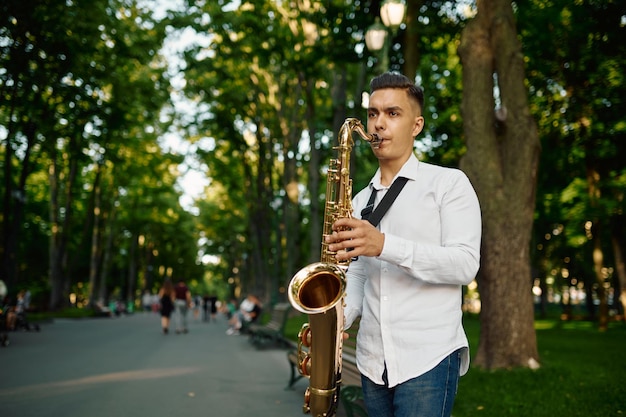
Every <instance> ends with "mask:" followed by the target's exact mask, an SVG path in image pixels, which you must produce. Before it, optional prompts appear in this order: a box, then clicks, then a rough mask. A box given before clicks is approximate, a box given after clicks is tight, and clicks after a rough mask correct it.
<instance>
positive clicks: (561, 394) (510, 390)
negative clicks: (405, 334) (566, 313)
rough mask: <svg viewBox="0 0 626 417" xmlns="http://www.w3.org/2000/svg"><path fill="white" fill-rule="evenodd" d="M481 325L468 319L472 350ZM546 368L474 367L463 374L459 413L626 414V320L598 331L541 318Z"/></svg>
mask: <svg viewBox="0 0 626 417" xmlns="http://www.w3.org/2000/svg"><path fill="white" fill-rule="evenodd" d="M479 326H480V323H479V321H478V319H477V318H475V317H466V319H465V327H466V331H467V334H468V337H469V339H470V345H471V351H472V353H474V352H475V351H476V348H477V346H478V336H479ZM535 328H536V329H537V345H538V349H539V356H540V362H541V368H540V369H538V370H536V371H532V370H529V369H517V370H513V371H493V372H488V371H484V370H480V369H478V368H475V367H470V371H469V372H468V374H467V375H465V376H463V377H462V378H461V381H460V383H459V392H458V395H457V399H456V402H455V408H454V412H453V415H454V417H508V416H511V417H513V416H515V417H526V416H529V417H530V416H532V417H543V416H545V417H557V416H563V417H583V416H584V417H611V416H626V385H625V384H624V383H623V379H624V376H625V375H626V358H625V357H624V354H625V353H626V324H625V323H623V322H621V323H612V324H611V326H610V327H609V330H608V331H606V332H599V331H598V330H597V328H596V326H595V323H592V322H588V321H571V322H564V321H560V320H558V319H554V320H537V321H536V322H535Z"/></svg>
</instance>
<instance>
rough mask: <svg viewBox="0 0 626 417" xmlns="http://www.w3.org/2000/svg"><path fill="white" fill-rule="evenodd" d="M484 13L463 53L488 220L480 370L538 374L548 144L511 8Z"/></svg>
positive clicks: (467, 106)
mask: <svg viewBox="0 0 626 417" xmlns="http://www.w3.org/2000/svg"><path fill="white" fill-rule="evenodd" d="M477 6H478V14H477V15H476V17H475V18H474V19H473V20H472V21H470V22H469V23H468V25H467V26H466V28H465V29H464V31H463V34H462V38H461V45H460V47H459V55H460V57H461V60H462V63H463V87H464V93H463V99H462V112H463V124H464V131H465V139H466V143H467V153H466V155H465V156H464V158H463V159H462V161H461V168H462V169H463V170H464V171H465V172H466V173H467V174H468V176H469V177H470V179H471V180H472V183H473V185H474V187H475V188H476V192H477V194H478V197H479V200H480V202H481V210H482V215H483V240H482V242H483V244H482V263H481V270H480V273H479V279H478V282H479V291H480V297H481V302H482V309H481V333H480V341H479V345H478V352H477V355H476V358H475V364H476V365H478V366H480V367H483V368H487V369H498V368H511V367H531V368H535V367H538V366H539V358H538V352H537V342H536V334H535V329H534V314H533V300H532V292H531V290H532V275H531V268H530V254H529V253H530V252H529V248H530V241H531V233H532V224H533V214H534V208H535V190H536V182H537V164H538V157H539V151H540V145H539V139H538V134H537V128H536V125H535V122H534V121H533V120H532V118H531V116H530V111H529V107H528V100H527V94H528V91H527V90H526V87H525V85H524V79H525V76H524V63H523V55H522V53H521V45H520V43H519V40H518V38H517V29H516V27H515V22H514V16H513V10H512V7H511V2H510V1H507V0H482V1H481V0H479V1H478V2H477ZM494 80H497V81H495V82H496V83H497V84H496V85H495V86H496V87H497V90H494ZM496 91H497V92H498V94H494V93H495V92H496Z"/></svg>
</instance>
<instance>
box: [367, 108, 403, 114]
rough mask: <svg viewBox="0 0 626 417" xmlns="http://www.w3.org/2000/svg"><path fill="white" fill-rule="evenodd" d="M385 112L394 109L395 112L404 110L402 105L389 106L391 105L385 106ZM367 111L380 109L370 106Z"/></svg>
mask: <svg viewBox="0 0 626 417" xmlns="http://www.w3.org/2000/svg"><path fill="white" fill-rule="evenodd" d="M382 110H383V111H384V112H385V113H387V112H390V111H393V112H398V111H402V107H400V106H389V107H385V108H384V109H382ZM367 111H379V110H378V108H376V107H368V108H367Z"/></svg>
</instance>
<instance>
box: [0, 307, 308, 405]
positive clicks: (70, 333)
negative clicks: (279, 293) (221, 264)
mask: <svg viewBox="0 0 626 417" xmlns="http://www.w3.org/2000/svg"><path fill="white" fill-rule="evenodd" d="M226 327H227V326H226V322H225V319H224V318H221V319H219V320H218V322H217V323H203V322H201V321H194V320H191V322H190V327H189V330H190V332H189V333H188V334H184V335H183V334H181V335H176V334H173V333H170V334H169V335H163V334H161V333H160V322H159V316H158V315H156V314H153V313H137V314H134V315H132V316H123V317H118V318H110V319H109V318H102V319H81V320H64V319H63V320H61V319H59V320H55V321H54V323H50V324H43V325H42V326H41V332H40V333H35V332H13V333H10V338H11V344H10V346H8V347H6V348H0V416H2V417H135V416H136V417H186V416H220V417H238V416H242V417H244V416H245V417H249V416H255V417H277V416H301V415H302V401H303V398H302V392H303V391H304V389H305V388H306V384H307V382H306V381H305V380H301V381H299V382H298V383H297V385H296V388H295V390H292V391H286V390H285V386H286V384H287V381H288V379H289V366H288V364H287V360H286V354H285V351H284V350H282V349H266V350H262V351H258V350H256V349H255V348H254V347H253V346H252V345H251V344H250V343H249V342H248V340H247V337H245V336H227V335H226V334H225V330H226Z"/></svg>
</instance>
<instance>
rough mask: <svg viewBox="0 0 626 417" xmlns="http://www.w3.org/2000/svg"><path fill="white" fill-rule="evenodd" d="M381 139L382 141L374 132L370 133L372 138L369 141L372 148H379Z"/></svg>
mask: <svg viewBox="0 0 626 417" xmlns="http://www.w3.org/2000/svg"><path fill="white" fill-rule="evenodd" d="M382 141H383V138H381V137H380V136H378V135H377V134H376V133H372V140H371V142H370V145H371V146H372V148H374V149H378V148H380V143H381V142H382Z"/></svg>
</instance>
